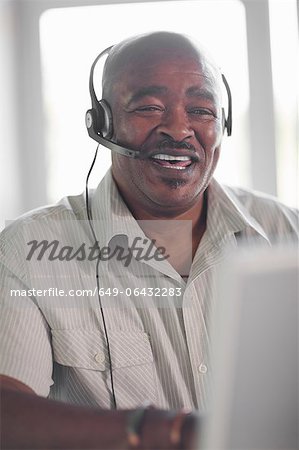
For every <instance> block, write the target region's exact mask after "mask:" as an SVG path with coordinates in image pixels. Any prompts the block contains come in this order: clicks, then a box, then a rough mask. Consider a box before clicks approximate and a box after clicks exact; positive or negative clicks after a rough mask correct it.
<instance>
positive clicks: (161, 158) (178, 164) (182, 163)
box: [151, 153, 193, 170]
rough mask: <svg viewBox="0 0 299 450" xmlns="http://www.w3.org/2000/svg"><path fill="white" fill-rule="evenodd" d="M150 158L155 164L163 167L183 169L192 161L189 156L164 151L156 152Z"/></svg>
mask: <svg viewBox="0 0 299 450" xmlns="http://www.w3.org/2000/svg"><path fill="white" fill-rule="evenodd" d="M151 159H152V160H153V161H154V162H155V164H158V165H159V166H162V167H164V168H165V169H173V170H185V169H186V168H187V167H189V166H190V165H191V164H192V162H193V161H192V158H191V156H183V155H176V156H174V155H168V154H165V153H158V154H157V155H154V156H152V157H151Z"/></svg>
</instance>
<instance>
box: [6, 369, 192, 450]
mask: <svg viewBox="0 0 299 450" xmlns="http://www.w3.org/2000/svg"><path fill="white" fill-rule="evenodd" d="M0 381H1V428H2V432H1V448H2V449H8V448H14V449H32V450H33V449H40V450H41V449H48V450H49V449H54V448H57V449H60V450H61V449H81V450H83V449H93V448H97V449H107V450H108V449H117V450H121V449H127V448H129V445H128V437H127V423H128V415H129V414H130V413H131V411H110V410H100V409H92V408H86V407H81V406H74V405H69V404H65V403H62V402H57V401H54V400H49V399H46V398H43V397H39V396H38V395H36V394H35V393H34V392H33V391H32V389H31V388H29V387H28V386H26V385H25V384H23V383H21V382H20V381H18V380H15V379H14V378H10V377H6V376H0ZM176 417H177V416H176V414H175V413H172V412H168V411H161V410H155V409H149V410H147V411H146V414H145V418H144V421H143V423H142V429H141V436H140V437H141V445H140V446H139V447H138V448H140V449H141V448H142V449H155V450H158V449H171V448H178V446H177V445H176V446H175V445H173V444H171V439H170V435H171V431H172V430H173V427H175V426H176V424H177V422H178V421H177V420H176ZM196 423H197V418H196V417H195V416H194V415H188V416H185V417H184V421H183V425H182V427H181V431H182V433H181V434H182V436H181V438H182V439H181V445H180V447H179V448H182V449H185V448H186V449H191V448H192V447H193V445H192V444H191V442H192V440H193V439H194V436H195V428H196Z"/></svg>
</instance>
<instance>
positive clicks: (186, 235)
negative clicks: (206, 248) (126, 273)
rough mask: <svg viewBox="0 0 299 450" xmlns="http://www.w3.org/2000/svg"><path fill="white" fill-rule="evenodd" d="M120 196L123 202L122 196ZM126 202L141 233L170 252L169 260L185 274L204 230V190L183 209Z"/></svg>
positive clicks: (205, 195) (178, 270)
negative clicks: (194, 201)
mask: <svg viewBox="0 0 299 450" xmlns="http://www.w3.org/2000/svg"><path fill="white" fill-rule="evenodd" d="M124 200H125V202H126V199H125V198H124ZM126 204H127V206H128V208H129V209H130V211H131V213H132V215H133V216H134V218H135V219H136V220H138V221H140V222H139V225H140V227H141V228H142V229H143V231H144V233H145V235H146V236H147V237H149V238H150V239H152V240H155V243H156V246H157V247H159V246H160V247H164V249H165V250H166V252H167V254H169V255H170V258H169V262H170V264H171V265H172V266H173V267H174V268H175V269H176V271H177V272H178V273H180V275H181V276H183V277H188V275H189V271H190V268H191V264H192V261H193V258H194V256H195V253H196V251H197V248H198V246H199V243H200V241H201V239H202V236H203V235H204V232H205V230H206V221H207V191H205V192H204V194H203V195H202V196H201V197H200V198H199V199H198V201H197V202H196V203H195V204H194V205H193V206H192V207H191V208H189V209H188V210H185V211H174V210H171V211H167V209H163V208H156V209H155V210H153V209H150V208H149V209H144V208H141V207H140V206H139V205H136V204H134V205H130V204H128V203H127V202H126ZM157 221H159V224H158V225H157ZM160 221H161V222H160ZM163 222H165V223H164V224H163ZM184 222H186V223H184ZM190 222H191V227H192V238H191V233H190V231H191V230H190Z"/></svg>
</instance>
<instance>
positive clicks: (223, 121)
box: [221, 108, 227, 133]
mask: <svg viewBox="0 0 299 450" xmlns="http://www.w3.org/2000/svg"><path fill="white" fill-rule="evenodd" d="M221 111H222V131H223V133H224V131H225V128H226V127H227V123H226V118H225V111H224V108H222V109H221Z"/></svg>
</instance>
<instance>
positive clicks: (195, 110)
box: [188, 108, 215, 117]
mask: <svg viewBox="0 0 299 450" xmlns="http://www.w3.org/2000/svg"><path fill="white" fill-rule="evenodd" d="M188 112H189V113H191V114H196V115H197V116H214V117H215V114H214V113H213V112H212V111H210V110H209V109H205V108H192V109H189V111H188Z"/></svg>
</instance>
